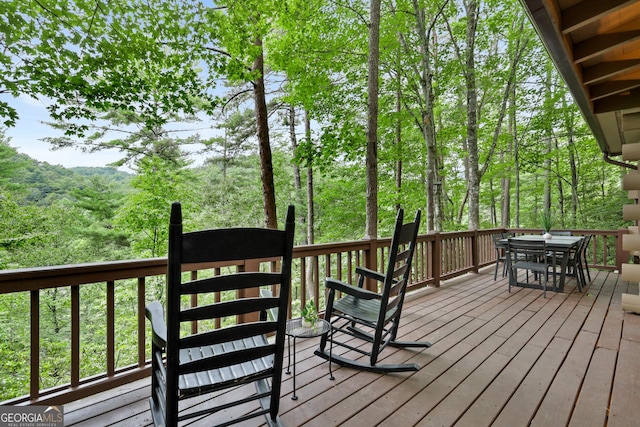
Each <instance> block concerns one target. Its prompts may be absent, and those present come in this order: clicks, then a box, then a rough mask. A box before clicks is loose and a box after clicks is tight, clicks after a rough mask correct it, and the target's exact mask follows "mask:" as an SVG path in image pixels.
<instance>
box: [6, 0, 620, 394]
mask: <svg viewBox="0 0 640 427" xmlns="http://www.w3.org/2000/svg"><path fill="white" fill-rule="evenodd" d="M46 3H47V5H48V6H47V7H43V3H41V2H29V1H26V0H9V1H5V2H3V3H2V5H0V11H1V12H2V13H3V15H4V16H7V17H8V19H7V20H6V21H3V22H2V23H0V47H2V49H0V70H1V71H2V72H0V117H1V118H2V122H3V123H4V124H5V125H6V126H14V125H15V124H16V120H17V113H16V110H15V109H14V108H13V107H12V100H13V99H14V97H17V96H32V97H34V98H38V99H40V100H41V101H42V102H44V103H46V104H47V105H48V107H49V111H50V113H51V136H50V137H49V138H47V142H49V143H50V144H51V146H52V148H62V147H75V148H77V149H79V150H83V151H87V152H95V153H96V155H99V151H100V150H102V149H106V148H110V149H113V148H115V149H118V150H120V152H121V153H122V159H121V161H119V162H117V163H116V164H115V165H113V166H114V167H107V168H73V169H65V168H62V167H59V166H55V165H50V164H47V163H45V162H38V161H35V160H33V159H30V158H28V157H27V156H25V155H22V154H19V153H18V152H17V151H16V149H15V148H13V147H12V145H11V141H10V140H8V139H7V138H6V137H4V134H3V133H2V130H0V269H5V270H6V269H15V268H24V267H41V266H51V265H63V264H75V263H83V262H94V261H112V260H118V259H134V258H145V257H157V256H164V255H165V254H166V232H167V224H168V215H169V206H170V203H171V202H173V201H176V200H177V201H181V202H182V203H183V206H184V211H185V227H186V229H192V230H194V229H198V228H206V227H227V226H263V225H264V224H265V223H268V218H265V217H266V216H268V214H267V208H266V206H265V205H266V204H267V199H266V198H265V193H266V192H269V191H273V194H272V195H273V201H274V203H275V208H277V209H276V210H277V212H278V213H279V214H281V213H283V212H285V208H286V206H287V205H288V204H295V205H296V213H297V214H298V215H299V216H300V222H299V224H300V226H298V227H297V230H296V234H297V236H296V243H297V244H303V243H314V242H315V243H324V242H334V241H346V240H354V239H361V238H363V236H364V235H365V222H366V217H367V209H366V200H367V199H366V195H367V194H366V193H367V191H376V192H377V200H378V206H377V216H378V235H379V236H381V237H384V236H388V235H389V234H390V228H391V226H392V223H393V218H394V217H395V212H396V209H397V208H398V207H400V206H401V207H403V208H405V209H406V210H407V211H409V212H411V211H415V210H416V209H422V210H424V211H425V212H427V215H425V218H426V221H425V222H424V223H423V224H421V228H420V232H421V233H426V232H432V231H454V230H461V229H468V228H470V227H472V225H473V224H474V223H476V224H477V226H478V227H479V228H494V227H536V228H539V227H541V224H540V221H539V218H540V217H541V215H542V214H543V213H544V212H551V213H552V214H553V216H554V218H555V222H556V227H557V228H581V229H616V228H618V227H620V226H623V225H624V223H623V221H622V220H621V211H622V204H623V203H625V200H626V194H625V193H624V192H623V191H622V190H621V188H620V177H621V175H622V173H624V171H623V170H622V169H621V168H619V167H617V166H615V165H612V164H608V163H606V162H605V161H603V159H602V153H601V152H600V150H599V148H598V146H597V144H596V142H595V141H594V138H593V136H592V135H591V133H590V131H589V128H588V127H587V125H586V123H585V122H584V120H583V119H582V117H581V115H580V112H579V110H578V109H577V107H576V105H575V103H574V102H573V100H572V98H571V95H570V93H569V92H568V90H567V88H566V86H565V85H564V83H563V82H562V80H561V79H560V78H559V76H558V74H557V73H556V71H555V69H554V68H553V64H551V62H550V60H549V57H548V55H547V53H546V52H545V51H544V48H543V47H542V45H541V44H540V42H539V41H538V39H537V37H536V34H535V32H534V30H533V28H532V27H531V25H530V24H529V22H528V21H527V18H526V16H525V15H524V12H523V11H522V8H521V6H520V5H519V3H518V1H517V0H477V1H476V0H464V1H448V0H412V1H408V0H397V1H391V2H385V3H382V15H381V23H380V59H379V61H380V62H379V71H380V77H379V94H378V96H379V115H378V129H377V133H378V137H377V138H378V140H377V187H376V188H375V189H370V188H367V184H366V177H365V155H366V146H367V144H366V142H367V141H366V134H367V117H366V112H367V66H368V64H367V50H368V48H367V25H368V10H369V9H368V6H369V4H368V2H364V1H355V2H353V1H348V2H347V1H340V0H339V1H332V2H325V1H323V0H311V1H296V0H292V1H285V2H271V1H260V2H257V1H254V0H243V1H239V2H234V5H235V6H236V7H234V8H231V9H228V8H227V6H228V3H229V2H216V3H215V6H214V5H213V4H212V3H209V2H200V1H196V0H187V1H181V2H172V1H157V2H146V1H144V2H143V1H138V0H130V1H127V2H121V1H114V2H109V3H105V4H103V5H102V6H101V7H99V8H96V7H93V3H91V2H81V1H75V0H57V1H52V2H46ZM89 3H91V4H89ZM229 4H230V3H229ZM240 6H242V7H240ZM473 23H476V25H472V24H473ZM159 40H160V41H161V42H158V41H159ZM260 61H263V62H264V63H263V64H260ZM259 65H263V66H264V72H260V68H259ZM134 71H135V72H134ZM260 81H262V82H263V83H264V85H265V86H264V93H263V94H262V95H263V96H264V98H265V99H264V100H265V102H266V109H267V115H266V116H264V117H268V129H267V131H268V135H266V136H267V138H266V142H267V146H266V147H265V144H264V143H265V139H264V135H263V137H260V136H259V135H260V129H261V125H260V117H263V116H262V115H261V114H259V110H260V108H261V105H260V104H259V103H257V102H255V100H256V99H257V98H256V96H257V95H258V94H257V92H256V88H257V87H260V85H259V84H258V83H260ZM471 95H472V96H471ZM470 99H472V100H473V103H471V102H470V101H469V100H470ZM263 130H264V129H263ZM265 148H268V150H267V151H268V152H265ZM267 156H268V157H269V158H268V159H267V158H266V157H267ZM266 160H268V162H267V161H266ZM121 166H127V167H128V168H129V170H131V171H133V172H132V173H125V172H121V171H118V170H117V167H121ZM269 174H271V175H272V178H273V188H272V189H270V188H266V187H265V186H264V184H265V176H268V175H269ZM476 181H477V182H476ZM474 183H475V184H474ZM474 211H477V213H476V214H474V213H473V212H474ZM279 219H280V220H281V219H282V218H279ZM156 285H157V287H154V286H150V289H151V290H150V292H152V293H158V292H160V293H161V289H162V284H161V283H158V284H156ZM122 286H123V289H122V292H119V293H118V295H119V296H118V298H122V300H121V301H118V304H117V305H118V306H119V307H121V309H122V313H120V314H119V315H118V316H117V318H118V319H119V320H118V322H119V323H118V326H117V327H118V329H119V330H120V331H121V332H122V335H123V336H126V335H127V331H131V333H130V334H128V335H132V336H133V335H134V334H135V332H134V331H135V322H132V316H133V315H132V314H130V313H128V312H127V309H126V307H129V306H130V304H131V303H132V301H134V299H135V289H134V288H133V287H131V289H130V290H127V289H126V286H127V285H122ZM68 293H69V292H68V290H66V289H53V290H47V291H43V292H42V294H43V295H42V300H43V302H42V304H41V311H42V313H41V314H42V316H41V317H42V328H43V331H42V333H41V336H42V337H43V340H42V348H41V354H42V355H41V360H43V361H45V363H44V365H43V366H42V368H41V370H42V378H43V380H42V382H43V388H46V387H51V386H55V385H59V384H61V383H64V382H66V381H68V375H69V374H68V360H67V359H68V352H67V350H68V340H69V298H68ZM101 293H103V289H101V287H100V286H92V287H87V288H86V289H84V290H83V295H82V298H83V301H103V300H102V299H100V298H99V297H98V295H101ZM94 296H95V298H94ZM154 296H155V295H154ZM28 304H29V300H28V295H22V294H5V295H1V297H0V319H1V320H2V321H3V324H4V325H12V326H11V327H8V326H4V327H3V328H0V354H3V355H7V354H10V355H12V357H3V358H2V361H0V390H1V393H0V400H3V399H5V398H10V397H14V396H16V395H19V394H23V393H26V390H27V388H26V387H27V384H28V382H27V381H28V379H27V376H28V372H29V371H28V363H26V362H24V361H25V360H28V344H29V337H28V334H29V329H28V324H29V323H28V322H29V319H28V313H29V310H28ZM99 304H101V303H98V302H96V303H95V304H86V305H83V308H82V309H83V312H82V314H81V316H82V318H83V319H85V318H86V319H91V318H93V317H94V316H97V317H99V316H101V315H102V314H100V313H103V308H102V307H101V306H100V305H99ZM89 323H91V322H89ZM91 327H92V325H89V326H88V328H91ZM82 334H83V335H82V351H83V356H82V357H83V373H82V374H83V376H84V375H92V374H95V373H97V372H101V371H100V369H102V368H101V366H104V365H103V364H101V363H100V362H101V360H102V359H101V357H104V354H103V353H104V352H103V343H104V340H103V335H104V331H100V330H90V329H87V330H83V332H82ZM120 348H121V350H122V351H121V352H120V353H119V354H121V355H122V357H121V360H119V363H127V362H128V361H129V362H131V361H132V360H129V359H130V357H129V356H127V355H128V354H130V353H131V349H130V348H128V344H127V342H121V343H119V349H120ZM16 354H21V355H27V356H24V357H14V356H13V355H16ZM132 357H133V356H132Z"/></svg>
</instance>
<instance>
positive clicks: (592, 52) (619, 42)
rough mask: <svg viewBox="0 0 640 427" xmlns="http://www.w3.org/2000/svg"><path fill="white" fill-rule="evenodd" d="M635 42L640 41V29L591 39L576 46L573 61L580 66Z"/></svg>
mask: <svg viewBox="0 0 640 427" xmlns="http://www.w3.org/2000/svg"><path fill="white" fill-rule="evenodd" d="M635 40H640V29H639V30H634V31H623V32H617V33H609V34H601V35H598V36H594V37H591V38H590V39H588V40H585V41H583V42H581V43H578V44H576V45H575V46H574V48H573V61H574V62H575V63H576V64H579V63H581V62H584V61H586V60H588V59H591V58H593V57H595V56H598V55H602V54H604V53H606V52H608V51H610V50H612V49H615V48H617V47H620V46H624V45H625V44H628V43H631V42H633V41H635Z"/></svg>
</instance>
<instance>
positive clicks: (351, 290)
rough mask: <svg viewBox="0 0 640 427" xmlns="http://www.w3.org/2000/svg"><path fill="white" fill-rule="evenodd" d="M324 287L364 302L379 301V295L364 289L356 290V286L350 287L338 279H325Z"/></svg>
mask: <svg viewBox="0 0 640 427" xmlns="http://www.w3.org/2000/svg"><path fill="white" fill-rule="evenodd" d="M325 287H327V288H329V289H334V290H336V291H339V292H342V293H345V294H348V295H351V296H354V297H356V298H360V299H365V300H370V299H380V294H378V293H376V292H371V291H368V290H366V289H362V288H358V287H357V286H353V285H350V284H348V283H345V282H343V281H341V280H338V279H332V278H331V277H327V278H326V280H325Z"/></svg>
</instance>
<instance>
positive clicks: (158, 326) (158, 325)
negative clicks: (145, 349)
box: [144, 301, 167, 347]
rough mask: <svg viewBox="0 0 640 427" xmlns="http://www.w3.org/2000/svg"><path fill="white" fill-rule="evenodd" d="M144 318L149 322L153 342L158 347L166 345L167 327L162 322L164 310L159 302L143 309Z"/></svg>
mask: <svg viewBox="0 0 640 427" xmlns="http://www.w3.org/2000/svg"><path fill="white" fill-rule="evenodd" d="M144 311H145V317H146V318H147V319H149V320H150V321H151V331H152V332H153V342H155V343H156V344H157V345H158V346H160V347H165V346H166V345H167V325H166V324H165V322H164V309H163V308H162V304H160V301H154V302H152V303H150V304H148V305H147V306H146V307H145V310H144Z"/></svg>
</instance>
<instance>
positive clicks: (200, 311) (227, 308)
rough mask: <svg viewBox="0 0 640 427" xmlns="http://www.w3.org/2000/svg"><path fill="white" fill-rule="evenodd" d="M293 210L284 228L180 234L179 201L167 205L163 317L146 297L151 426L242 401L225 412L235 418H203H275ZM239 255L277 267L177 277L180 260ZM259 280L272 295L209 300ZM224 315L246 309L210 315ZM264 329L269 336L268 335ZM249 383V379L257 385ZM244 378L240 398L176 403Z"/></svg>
mask: <svg viewBox="0 0 640 427" xmlns="http://www.w3.org/2000/svg"><path fill="white" fill-rule="evenodd" d="M293 213H294V209H293V206H290V207H289V210H288V213H287V220H286V226H285V230H284V231H282V230H273V229H263V228H229V229H218V230H204V231H196V232H190V233H183V232H182V213H181V206H180V204H179V203H174V204H173V205H172V207H171V222H170V226H169V264H168V272H167V322H166V324H165V322H164V318H163V314H164V313H163V308H162V305H161V304H160V302H158V301H156V302H153V303H151V304H149V305H148V306H147V310H146V313H147V318H148V319H149V320H150V321H151V326H152V332H153V337H152V355H151V357H152V376H151V378H152V379H151V381H152V390H151V398H150V399H149V401H150V404H151V413H152V417H153V422H154V424H155V425H156V426H165V425H166V426H176V425H177V424H178V422H179V421H183V420H187V419H191V418H194V417H204V416H206V415H208V414H212V413H217V412H219V411H223V410H225V409H229V408H232V407H234V406H236V405H243V404H248V405H249V406H245V407H241V408H236V409H237V411H235V412H231V411H230V412H229V413H231V414H233V417H234V418H233V419H231V420H229V419H226V417H227V416H228V415H225V416H222V415H221V414H220V413H218V414H217V415H216V417H218V419H215V418H214V419H213V420H212V421H211V422H209V421H208V419H207V421H206V423H207V425H213V424H214V423H217V424H216V425H219V426H226V425H230V424H235V423H237V422H241V421H245V420H248V419H251V418H254V417H257V416H262V415H264V416H265V418H266V421H267V424H268V425H269V426H278V425H281V422H280V418H279V417H278V410H279V402H280V390H281V375H282V364H283V355H284V341H285V325H286V315H287V307H288V301H289V294H290V288H291V260H292V253H293V235H294V215H293ZM237 260H243V261H245V265H246V260H250V262H252V263H253V264H252V265H254V266H259V265H260V263H261V262H265V263H269V264H270V265H279V271H276V272H260V271H245V270H246V269H245V268H244V267H237V269H236V270H237V271H236V270H234V272H232V273H230V274H223V275H214V276H213V277H207V278H202V279H196V280H191V281H183V280H182V276H183V274H182V267H183V266H184V265H185V264H189V263H222V262H227V261H237ZM275 269H276V270H277V268H275ZM252 270H253V268H252ZM255 270H260V269H259V268H255ZM272 270H273V269H271V270H270V271H272ZM260 286H265V287H269V289H279V292H278V295H276V296H274V297H260V296H259V295H257V296H256V297H255V298H241V299H235V300H231V301H222V302H215V301H216V298H215V297H214V293H223V292H227V291H231V292H234V291H238V290H245V289H249V288H258V287H260ZM196 294H197V295H200V296H201V298H200V300H199V301H198V302H199V304H200V305H198V306H196V307H191V306H190V304H185V301H186V302H188V300H189V297H185V296H190V295H196ZM206 294H211V295H206ZM185 298H186V299H185ZM218 301H219V299H218ZM181 305H182V306H185V305H187V306H188V307H181ZM272 309H277V310H278V315H277V319H275V320H273V319H267V312H268V311H270V310H272ZM230 316H231V317H232V318H233V316H245V320H247V321H246V322H245V323H238V324H234V325H232V326H227V327H223V328H219V329H216V328H215V327H214V326H213V325H215V323H216V322H215V319H222V318H228V317H230ZM191 322H197V327H198V329H199V331H198V332H197V333H192V334H186V333H185V332H186V329H190V328H188V327H187V328H185V326H187V324H190V323H191ZM208 325H210V327H207V326H208ZM268 335H273V336H272V337H269V338H267V336H268ZM251 383H253V384H254V385H255V392H254V391H253V387H251V386H250V385H251ZM245 384H249V388H246V387H245V388H244V389H242V391H241V392H244V390H245V389H246V390H247V395H246V396H244V397H241V398H238V399H232V400H233V401H231V402H224V403H223V402H221V401H218V400H217V398H216V397H213V399H210V400H208V401H206V402H204V403H202V398H200V399H191V401H189V403H185V404H184V405H182V404H181V405H180V406H181V409H180V411H179V410H178V402H179V401H183V400H186V399H190V398H195V397H197V396H201V395H203V394H206V393H211V392H217V391H221V390H225V389H229V388H231V387H239V386H243V385H245ZM252 402H253V403H252ZM258 402H259V405H258ZM187 408H188V409H187ZM236 412H237V415H238V416H237V417H236V416H235V415H236Z"/></svg>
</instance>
